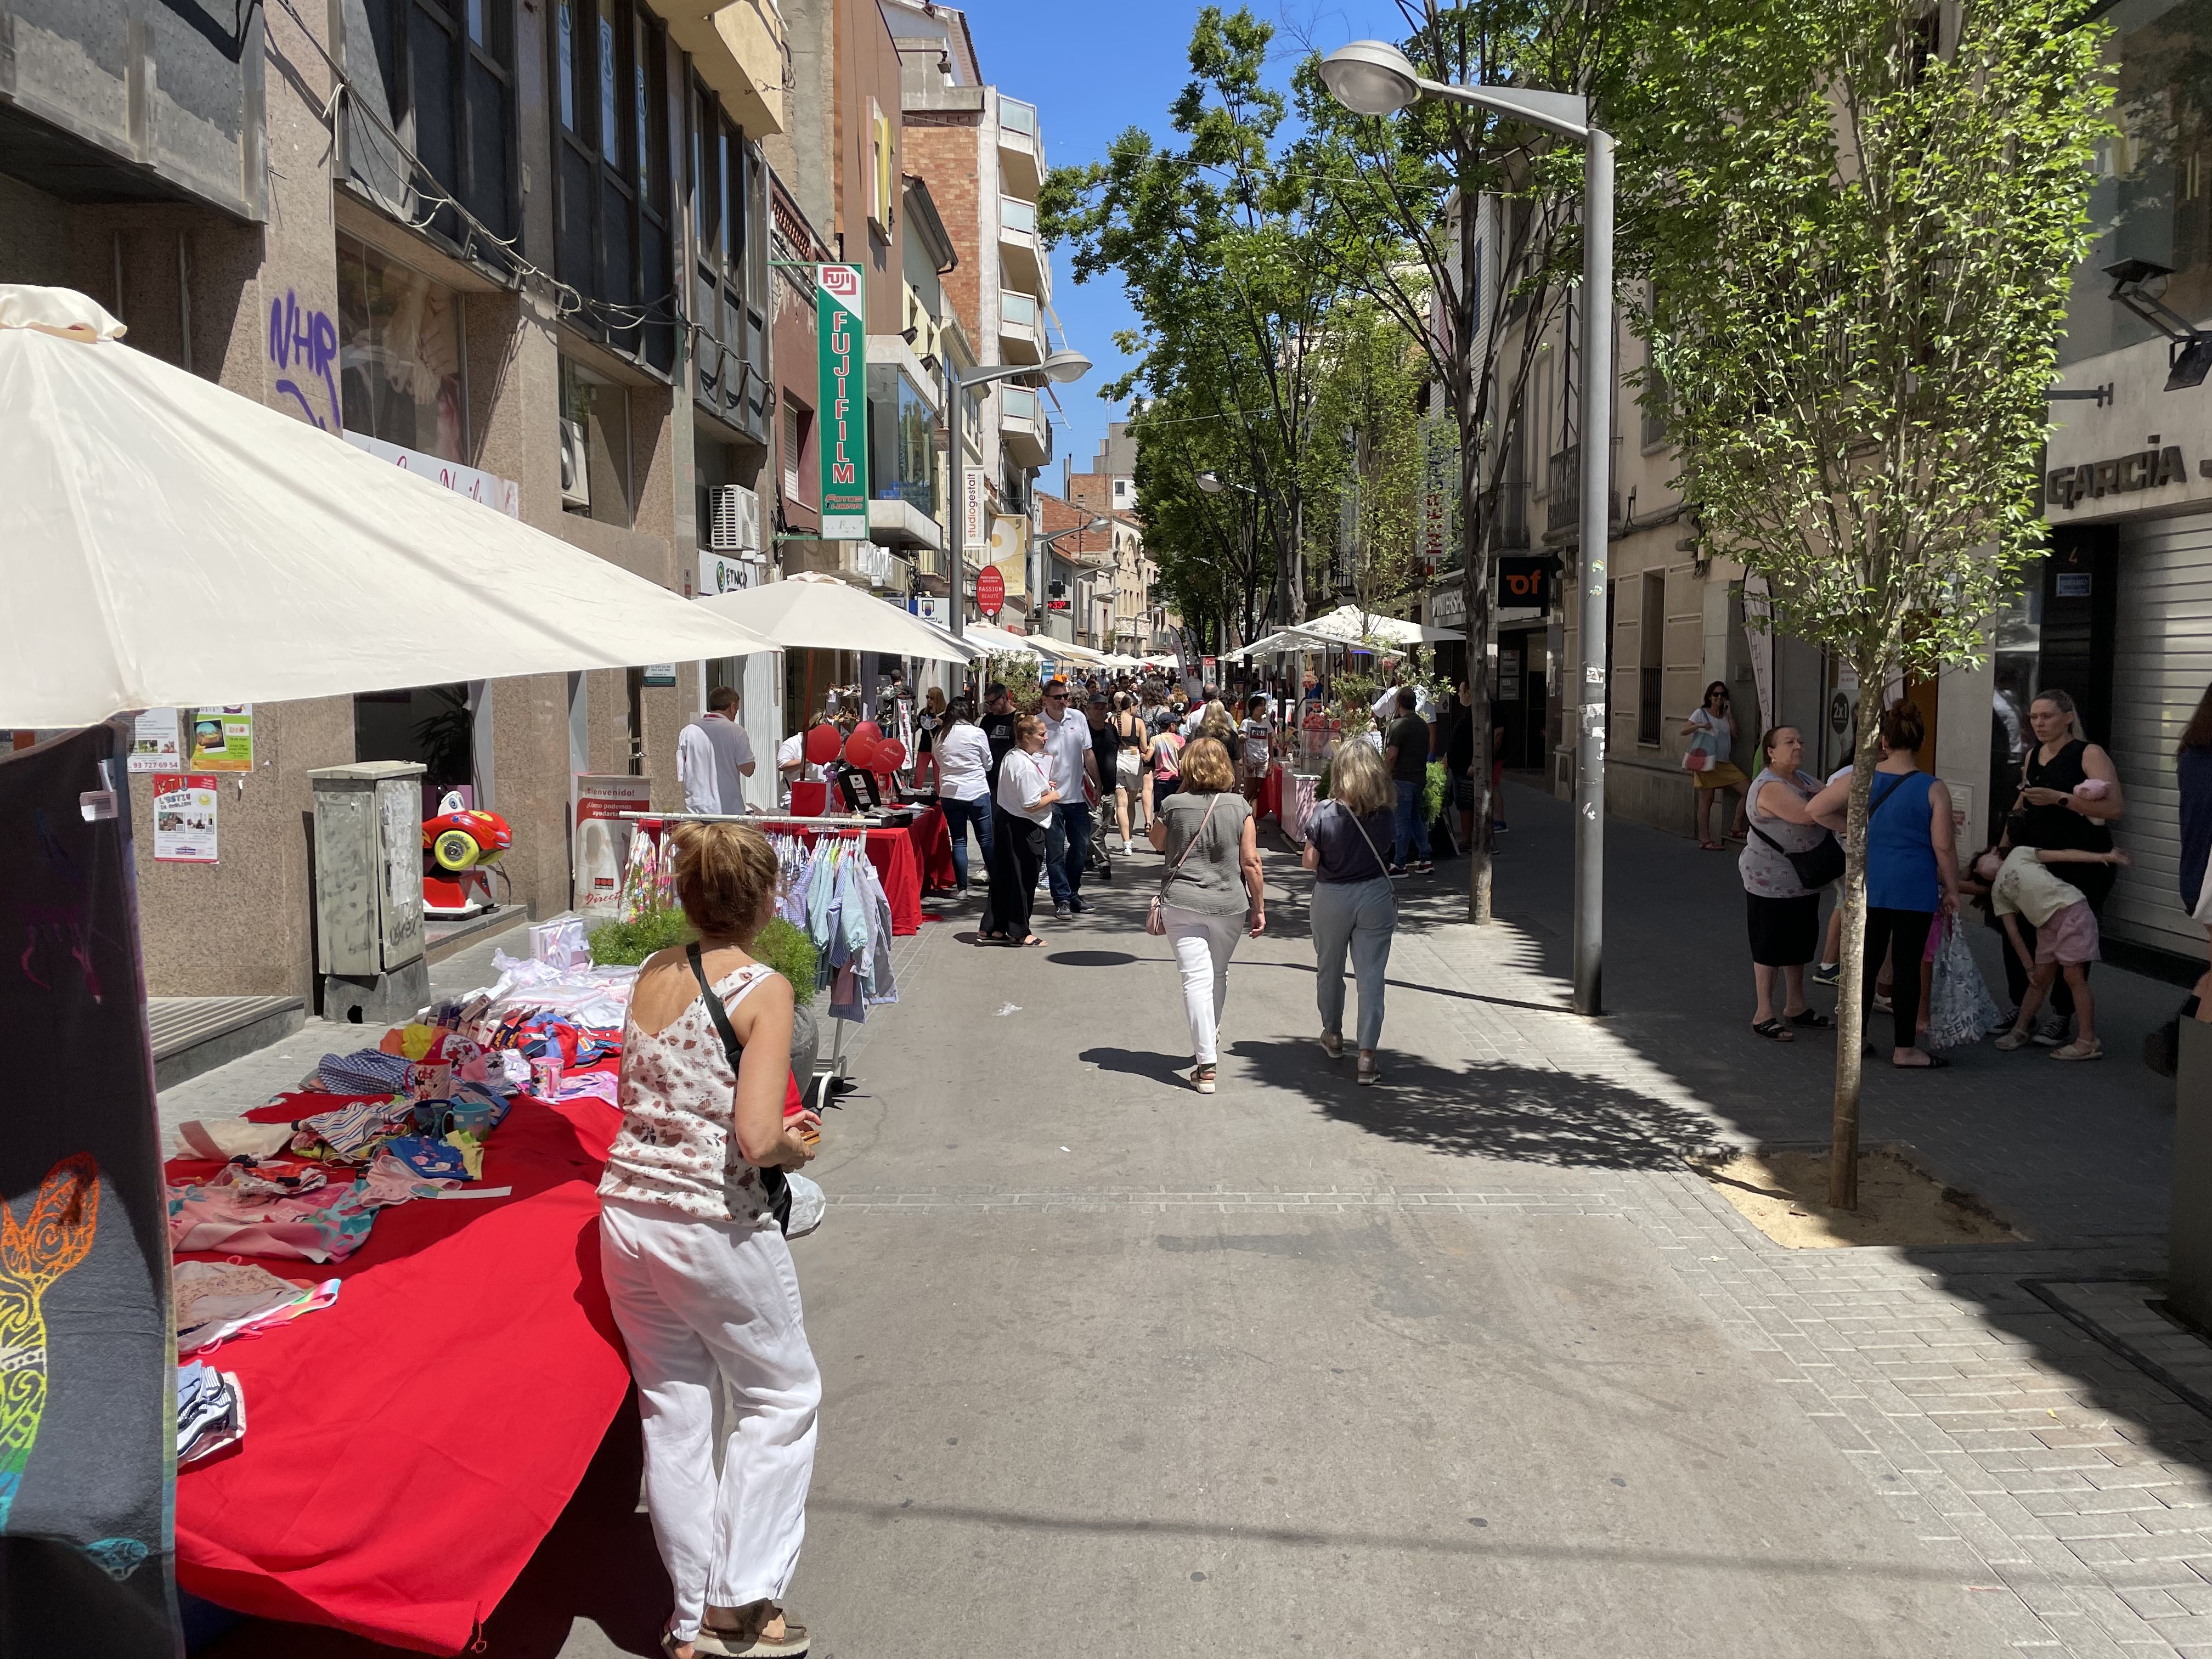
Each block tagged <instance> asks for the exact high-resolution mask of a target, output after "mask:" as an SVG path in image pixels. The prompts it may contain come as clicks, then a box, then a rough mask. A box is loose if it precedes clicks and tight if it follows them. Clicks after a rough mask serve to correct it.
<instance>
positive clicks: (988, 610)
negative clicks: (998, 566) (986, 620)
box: [975, 565, 1006, 617]
mask: <svg viewBox="0 0 2212 1659" xmlns="http://www.w3.org/2000/svg"><path fill="white" fill-rule="evenodd" d="M1004 605H1006V578H1005V577H1004V576H1002V575H1000V574H999V573H998V572H997V571H996V570H995V569H994V568H991V567H990V566H988V565H986V566H984V567H983V569H982V572H981V574H979V575H978V576H977V577H976V578H975V608H976V609H977V610H978V611H981V612H982V613H983V614H984V615H985V616H987V617H995V616H997V615H998V614H999V611H1000V609H1001V608H1002V607H1003V606H1004Z"/></svg>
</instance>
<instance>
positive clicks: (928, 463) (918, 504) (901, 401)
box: [868, 363, 937, 517]
mask: <svg viewBox="0 0 2212 1659" xmlns="http://www.w3.org/2000/svg"><path fill="white" fill-rule="evenodd" d="M936 422H937V414H936V411H935V410H933V409H931V408H930V406H929V403H928V400H927V399H926V398H924V397H923V396H922V395H921V392H920V391H918V390H917V389H916V388H915V385H914V383H913V382H912V381H911V380H908V379H907V377H906V376H905V375H904V374H901V373H900V372H899V370H898V368H897V366H896V364H892V363H871V364H869V365H868V483H870V485H871V486H872V489H873V492H874V495H875V496H876V499H877V500H878V501H904V502H905V503H906V504H907V505H908V506H909V507H913V508H915V510H916V511H917V512H920V513H923V514H925V515H926V516H932V517H933V516H934V515H935V514H936V512H937V444H936V441H935V438H934V432H935V428H936Z"/></svg>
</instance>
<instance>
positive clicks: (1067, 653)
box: [1043, 640, 1106, 667]
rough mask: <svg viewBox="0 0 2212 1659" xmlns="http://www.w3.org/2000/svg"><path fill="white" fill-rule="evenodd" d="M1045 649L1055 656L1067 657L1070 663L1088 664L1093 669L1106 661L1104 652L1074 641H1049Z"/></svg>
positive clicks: (1046, 642)
mask: <svg viewBox="0 0 2212 1659" xmlns="http://www.w3.org/2000/svg"><path fill="white" fill-rule="evenodd" d="M1043 649H1045V650H1047V651H1048V652H1049V653H1051V654H1052V655H1053V656H1055V657H1065V658H1066V659H1068V660H1069V661H1070V662H1079V663H1088V664H1090V665H1091V666H1093V667H1096V666H1097V665H1099V664H1101V663H1103V662H1104V661H1105V660H1106V653H1104V652H1103V651H1093V650H1092V649H1091V647H1089V646H1087V645H1078V644H1076V643H1075V641H1073V640H1048V641H1045V643H1044V646H1043Z"/></svg>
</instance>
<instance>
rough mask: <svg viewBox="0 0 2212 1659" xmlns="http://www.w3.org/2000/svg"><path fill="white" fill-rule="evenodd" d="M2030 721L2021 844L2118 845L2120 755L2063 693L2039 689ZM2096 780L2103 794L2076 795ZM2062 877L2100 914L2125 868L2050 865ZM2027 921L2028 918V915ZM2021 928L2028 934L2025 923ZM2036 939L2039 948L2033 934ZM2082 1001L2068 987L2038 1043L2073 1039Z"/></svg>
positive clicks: (2015, 822)
mask: <svg viewBox="0 0 2212 1659" xmlns="http://www.w3.org/2000/svg"><path fill="white" fill-rule="evenodd" d="M2027 723H2028V725H2029V726H2030V727H2031V728H2032V729H2033V732H2034V733H2035V736H2036V740H2037V741H2036V746H2035V747H2034V748H2033V749H2031V750H2028V752H2027V761H2026V763H2024V764H2023V765H2022V766H2021V780H2020V781H2021V788H2020V795H2019V799H2017V800H2015V802H2014V804H2013V809H2012V816H2011V818H2010V820H2009V822H2008V826H2007V827H2008V830H2009V839H2010V841H2011V843H2012V845H2014V846H2015V847H2068V848H2080V849H2081V851H2083V852H2088V853H2109V852H2111V851H2112V829H2111V828H2110V825H2111V824H2112V822H2113V821H2114V820H2115V819H2117V818H2118V817H2119V816H2120V814H2121V812H2122V811H2124V810H2125V807H2126V801H2125V799H2124V797H2123V796H2122V794H2121V793H2120V775H2119V772H2118V769H2116V768H2115V767H2114V766H2113V765H2112V757H2111V756H2110V755H2108V754H2106V752H2105V751H2104V750H2103V749H2102V748H2101V747H2100V746H2099V745H2098V744H2093V743H2091V742H2089V741H2088V740H2087V738H2085V737H2083V736H2082V734H2081V717H2080V716H2079V715H2078V714H2076V713H2075V708H2074V699H2073V698H2072V697H2070V696H2067V694H2066V693H2065V692H2063V691H2060V690H2049V691H2039V692H2037V693H2036V695H2035V701H2034V702H2032V703H2030V704H2029V705H2028V706H2027ZM2092 779H2095V780H2098V781H2101V782H2102V784H2103V785H2104V787H2103V789H2102V791H2101V792H2100V791H2096V790H2092V791H2091V792H2090V793H2088V794H2086V795H2085V794H2080V793H2075V792H2076V791H2078V790H2079V789H2080V788H2081V786H2082V785H2083V784H2084V783H2086V782H2087V781H2090V780H2092ZM2045 867H2046V868H2047V869H2049V870H2050V872H2051V874H2052V875H2054V876H2057V878H2059V879H2060V880H2062V881H2066V882H2070V883H2072V884H2074V885H2075V886H2076V887H2078V888H2080V889H2081V895H2082V896H2083V897H2085V898H2087V900H2088V901H2089V908H2090V910H2091V911H2092V912H2093V913H2094V914H2095V915H2097V916H2098V917H2099V918H2100V919H2101V918H2102V917H2103V915H2104V913H2105V900H2106V898H2107V897H2108V896H2111V893H2112V882H2113V880H2114V878H2116V877H2117V876H2118V873H2119V872H2118V870H2117V869H2115V868H2114V867H2113V866H2111V865H2109V864H2053V865H2049V866H2045ZM2023 920H2024V918H2023ZM2027 932H2028V929H2027V928H2026V927H2022V928H2021V933H2023V934H2026V933H2027ZM2028 943H2029V944H2030V945H2033V939H2030V940H2029V941H2028ZM2073 1014H2074V999H2073V998H2072V996H2071V995H2069V994H2067V992H2066V987H2064V986H2063V984H2062V985H2061V986H2060V987H2058V992H2057V994H2056V995H2054V996H2053V997H2052V999H2051V1007H2050V1010H2049V1011H2048V1012H2046V1013H2045V1016H2044V1018H2043V1021H2042V1023H2041V1024H2039V1025H2038V1027H2037V1028H2036V1033H2035V1040H2036V1042H2038V1043H2039V1044H2040V1045H2042V1046H2043V1047H2045V1048H2056V1047H2057V1045H2058V1044H2060V1043H2062V1042H2065V1041H2066V1024H2067V1022H2068V1021H2069V1019H2071V1018H2073Z"/></svg>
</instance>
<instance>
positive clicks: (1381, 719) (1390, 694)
mask: <svg viewBox="0 0 2212 1659" xmlns="http://www.w3.org/2000/svg"><path fill="white" fill-rule="evenodd" d="M1400 689H1401V688H1399V687H1397V686H1395V685H1391V686H1386V687H1384V688H1383V695H1382V696H1379V697H1377V698H1376V699H1375V702H1374V703H1373V705H1372V712H1373V714H1374V715H1375V723H1376V725H1377V726H1389V724H1390V723H1391V722H1392V721H1393V720H1396V719H1397V718H1398V692H1399V690H1400ZM1413 712H1414V713H1415V714H1418V715H1419V716H1420V717H1421V718H1422V719H1423V720H1429V719H1431V718H1433V716H1434V714H1435V712H1436V705H1435V703H1433V702H1431V700H1430V697H1429V694H1428V693H1427V692H1426V691H1424V690H1422V689H1421V688H1420V687H1419V686H1418V685H1417V686H1415V687H1414V688H1413Z"/></svg>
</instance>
